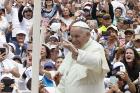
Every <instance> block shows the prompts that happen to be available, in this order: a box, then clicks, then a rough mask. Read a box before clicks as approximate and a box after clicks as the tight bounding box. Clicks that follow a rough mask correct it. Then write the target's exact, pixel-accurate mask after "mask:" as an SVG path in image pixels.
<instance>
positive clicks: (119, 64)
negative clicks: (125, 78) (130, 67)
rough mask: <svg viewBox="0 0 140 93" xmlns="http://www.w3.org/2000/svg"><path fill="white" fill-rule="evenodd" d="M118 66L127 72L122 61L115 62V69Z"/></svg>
mask: <svg viewBox="0 0 140 93" xmlns="http://www.w3.org/2000/svg"><path fill="white" fill-rule="evenodd" d="M117 67H121V69H120V71H121V70H123V72H125V66H124V64H123V63H122V62H115V63H114V64H113V69H115V68H117Z"/></svg>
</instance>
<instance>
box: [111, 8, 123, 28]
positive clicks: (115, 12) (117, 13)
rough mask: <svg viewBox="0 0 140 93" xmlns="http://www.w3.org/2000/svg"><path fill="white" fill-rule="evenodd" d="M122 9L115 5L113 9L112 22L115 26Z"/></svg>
mask: <svg viewBox="0 0 140 93" xmlns="http://www.w3.org/2000/svg"><path fill="white" fill-rule="evenodd" d="M122 13H123V10H122V8H121V7H117V8H116V9H115V11H114V19H113V24H114V25H115V26H116V25H117V23H118V21H119V19H120V18H121V17H122Z"/></svg>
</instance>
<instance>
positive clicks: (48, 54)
mask: <svg viewBox="0 0 140 93" xmlns="http://www.w3.org/2000/svg"><path fill="white" fill-rule="evenodd" d="M42 46H44V47H45V50H46V53H47V55H46V58H50V56H51V53H50V49H49V48H48V47H47V46H46V45H44V44H42Z"/></svg>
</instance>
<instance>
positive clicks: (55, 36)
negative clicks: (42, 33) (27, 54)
mask: <svg viewBox="0 0 140 93" xmlns="http://www.w3.org/2000/svg"><path fill="white" fill-rule="evenodd" d="M52 37H54V38H56V39H57V40H59V37H58V35H56V34H54V35H51V36H50V37H49V39H50V38H52Z"/></svg>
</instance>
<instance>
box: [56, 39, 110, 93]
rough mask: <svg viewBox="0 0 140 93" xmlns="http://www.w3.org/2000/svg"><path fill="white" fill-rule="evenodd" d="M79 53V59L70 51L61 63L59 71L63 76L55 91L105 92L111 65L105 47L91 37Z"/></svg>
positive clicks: (76, 92)
mask: <svg viewBox="0 0 140 93" xmlns="http://www.w3.org/2000/svg"><path fill="white" fill-rule="evenodd" d="M78 53H79V54H78V57H77V60H74V59H72V56H71V53H68V54H67V56H66V57H65V59H64V61H63V63H62V64H61V65H60V68H59V69H58V71H59V72H60V73H62V75H63V76H62V78H61V80H60V83H59V85H58V86H57V88H56V92H55V93H105V87H104V77H105V74H106V73H107V72H108V71H109V67H108V64H107V61H106V58H105V53H104V49H103V47H102V46H101V45H100V44H99V43H97V42H96V41H93V40H92V39H90V40H89V41H88V42H87V44H85V46H84V47H83V48H82V49H78Z"/></svg>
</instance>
